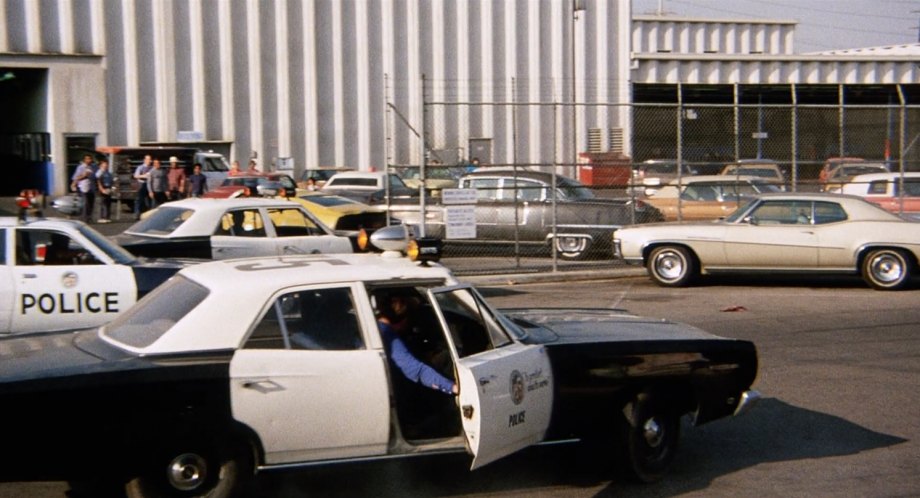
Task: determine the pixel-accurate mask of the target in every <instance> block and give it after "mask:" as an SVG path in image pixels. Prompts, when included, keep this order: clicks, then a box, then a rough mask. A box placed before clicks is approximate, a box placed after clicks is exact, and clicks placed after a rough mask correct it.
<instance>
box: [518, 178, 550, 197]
mask: <svg viewBox="0 0 920 498" xmlns="http://www.w3.org/2000/svg"><path fill="white" fill-rule="evenodd" d="M517 187H518V191H517V198H518V200H521V201H539V200H540V199H542V198H543V190H544V187H543V185H541V184H540V183H537V182H532V181H528V180H518V181H517Z"/></svg>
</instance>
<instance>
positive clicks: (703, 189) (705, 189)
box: [680, 185, 719, 201]
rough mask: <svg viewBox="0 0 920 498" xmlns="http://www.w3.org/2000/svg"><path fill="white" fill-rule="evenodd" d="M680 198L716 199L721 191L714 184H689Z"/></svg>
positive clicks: (694, 199) (689, 199) (692, 199)
mask: <svg viewBox="0 0 920 498" xmlns="http://www.w3.org/2000/svg"><path fill="white" fill-rule="evenodd" d="M680 198H681V199H684V200H688V201H715V200H717V199H718V198H719V193H718V192H717V191H716V189H715V187H714V186H712V185H688V186H687V188H685V189H684V191H683V193H681V195H680Z"/></svg>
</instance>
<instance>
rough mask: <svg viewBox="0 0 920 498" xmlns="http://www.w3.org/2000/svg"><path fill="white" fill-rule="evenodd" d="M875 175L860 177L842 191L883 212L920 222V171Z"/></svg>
mask: <svg viewBox="0 0 920 498" xmlns="http://www.w3.org/2000/svg"><path fill="white" fill-rule="evenodd" d="M901 177H902V174H901V173H872V174H868V175H858V176H854V177H853V178H852V179H850V183H846V184H844V185H843V187H842V188H841V193H844V194H850V195H856V196H859V197H862V198H863V199H865V200H867V201H869V202H871V203H873V204H878V205H879V206H881V207H882V209H884V210H886V211H889V212H892V213H897V214H901V215H903V216H905V217H907V218H908V219H912V220H914V221H920V172H905V173H904V174H903V178H904V179H903V181H902V180H901Z"/></svg>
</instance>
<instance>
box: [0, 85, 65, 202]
mask: <svg viewBox="0 0 920 498" xmlns="http://www.w3.org/2000/svg"><path fill="white" fill-rule="evenodd" d="M0 109H3V119H2V120H0V168H2V174H3V177H4V181H3V182H0V195H2V196H12V195H17V194H19V191H20V190H22V189H24V188H36V189H40V190H42V191H45V192H49V191H51V190H52V189H53V187H54V185H53V177H54V175H53V166H52V164H51V151H50V147H51V143H50V136H49V134H48V122H47V116H48V70H47V69H31V68H16V67H0Z"/></svg>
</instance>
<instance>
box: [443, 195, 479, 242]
mask: <svg viewBox="0 0 920 498" xmlns="http://www.w3.org/2000/svg"><path fill="white" fill-rule="evenodd" d="M441 203H442V204H444V238H446V239H475V238H476V189H472V188H446V189H444V190H442V191H441Z"/></svg>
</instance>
